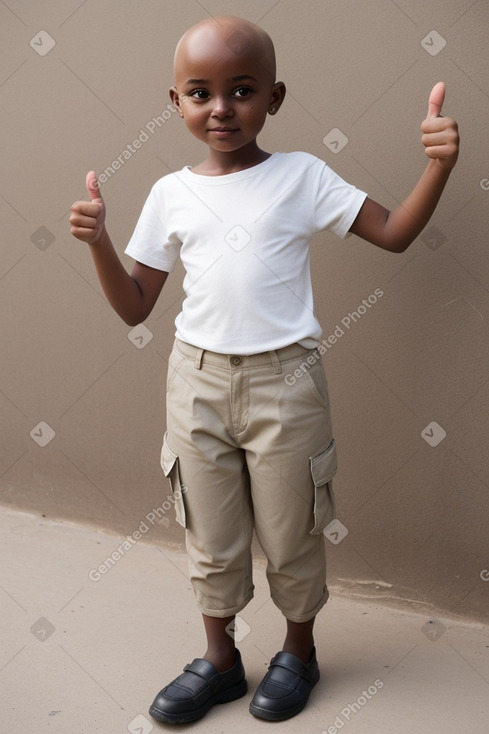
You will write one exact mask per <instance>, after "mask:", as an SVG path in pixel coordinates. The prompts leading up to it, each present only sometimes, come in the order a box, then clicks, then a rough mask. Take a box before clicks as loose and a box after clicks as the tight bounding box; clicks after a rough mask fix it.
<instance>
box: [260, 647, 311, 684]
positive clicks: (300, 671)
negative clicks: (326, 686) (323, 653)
mask: <svg viewBox="0 0 489 734" xmlns="http://www.w3.org/2000/svg"><path fill="white" fill-rule="evenodd" d="M313 659H314V658H313ZM311 662H312V660H311ZM309 665H310V664H309ZM309 665H306V664H305V663H303V662H302V660H300V659H299V658H298V657H297V656H296V655H292V654H291V653H289V652H283V650H282V651H281V652H278V653H277V654H276V655H275V657H273V658H272V660H271V661H270V668H272V667H275V666H276V667H279V668H285V670H288V671H289V672H292V673H295V674H296V675H299V676H300V677H301V678H304V680H307V681H309V682H312V680H313V677H314V676H313V674H312V671H311V670H310V668H309Z"/></svg>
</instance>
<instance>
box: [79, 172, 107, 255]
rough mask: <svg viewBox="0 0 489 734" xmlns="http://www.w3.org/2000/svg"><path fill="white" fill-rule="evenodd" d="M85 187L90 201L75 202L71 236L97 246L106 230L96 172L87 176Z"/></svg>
mask: <svg viewBox="0 0 489 734" xmlns="http://www.w3.org/2000/svg"><path fill="white" fill-rule="evenodd" d="M85 185H86V187H87V191H88V195H89V197H90V201H75V203H74V204H73V206H72V207H71V214H70V225H71V234H72V235H73V236H74V237H76V238H77V239H79V240H81V241H82V242H86V243H87V244H88V245H95V244H97V242H98V240H99V239H100V237H101V235H102V232H103V231H104V228H105V204H104V200H103V199H102V195H101V193H100V188H99V185H98V181H97V177H96V175H95V171H90V172H89V173H88V174H87V178H86V182H85Z"/></svg>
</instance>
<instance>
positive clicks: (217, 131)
mask: <svg viewBox="0 0 489 734" xmlns="http://www.w3.org/2000/svg"><path fill="white" fill-rule="evenodd" d="M237 131H238V128H236V127H234V128H233V127H211V128H209V132H210V133H212V134H213V135H215V136H216V137H217V138H227V137H229V136H230V135H232V134H233V133H235V132H237Z"/></svg>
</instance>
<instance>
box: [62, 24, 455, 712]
mask: <svg viewBox="0 0 489 734" xmlns="http://www.w3.org/2000/svg"><path fill="white" fill-rule="evenodd" d="M174 71H175V86H173V87H172V88H171V89H170V97H171V100H172V103H173V105H174V106H175V108H176V109H177V111H178V114H179V115H180V117H182V118H183V120H184V121H185V124H186V126H187V128H188V129H189V131H190V132H191V133H192V135H194V136H195V137H196V138H197V139H198V140H200V141H202V142H203V143H205V144H206V145H207V146H208V154H207V157H206V158H205V160H204V161H203V162H202V163H200V164H199V165H197V166H195V167H193V168H190V167H188V166H187V167H185V168H184V169H183V170H181V171H178V172H176V173H173V174H170V175H168V176H165V177H164V178H162V179H160V180H159V181H158V182H157V183H156V184H155V186H154V187H153V189H152V191H151V193H150V195H149V197H148V199H147V201H146V203H145V205H144V208H143V211H142V214H141V217H140V219H139V222H138V224H137V226H136V229H135V232H134V234H133V236H132V238H131V241H130V243H129V245H128V247H127V250H126V252H127V253H128V254H130V255H131V256H132V257H134V259H135V261H136V262H135V264H134V267H133V270H132V272H131V274H130V275H129V274H128V273H127V272H126V270H125V269H124V267H123V266H122V264H121V262H120V260H119V258H118V256H117V255H116V252H115V250H114V248H113V246H112V244H111V241H110V239H109V235H108V233H107V230H106V228H105V224H104V222H105V208H104V202H103V199H102V197H101V194H100V191H99V188H98V183H97V181H96V178H95V174H94V172H90V173H89V174H88V176H87V189H88V193H89V195H90V199H91V201H90V202H77V203H76V204H74V205H73V207H72V214H71V219H70V221H71V231H72V234H73V235H74V236H75V237H77V238H78V239H80V240H82V241H83V242H86V243H88V244H89V245H90V249H91V253H92V256H93V259H94V262H95V266H96V269H97V273H98V276H99V278H100V282H101V284H102V287H103V289H104V291H105V293H106V295H107V298H108V300H109V301H110V303H111V304H112V306H113V308H114V309H115V310H116V312H117V313H118V314H119V315H120V316H121V317H122V318H123V319H124V321H125V322H126V323H128V324H130V325H135V324H138V323H140V322H142V321H144V320H145V319H146V318H147V316H148V315H149V314H150V312H151V310H152V308H153V306H154V304H155V302H156V300H157V298H158V296H159V294H160V292H161V289H162V288H163V285H164V283H165V281H166V278H167V276H168V273H169V272H171V271H172V269H173V268H174V265H175V262H176V260H177V258H178V257H179V256H180V257H181V259H182V262H183V265H184V267H185V270H186V275H185V280H184V289H185V293H186V299H185V301H184V303H183V306H182V311H181V313H180V314H179V315H178V317H177V319H176V327H177V329H176V341H175V344H174V348H173V351H172V354H171V356H170V362H169V371H168V382H167V432H166V434H165V437H164V441H163V449H162V457H161V461H162V467H163V470H164V472H165V474H166V475H167V476H168V477H169V479H170V481H171V485H172V490H173V492H174V497H175V503H176V510H177V519H178V521H179V522H180V523H181V524H182V525H184V527H185V528H186V543H187V549H188V553H189V558H190V576H191V580H192V585H193V588H194V591H195V595H196V599H197V603H198V605H199V608H200V610H201V612H202V615H203V623H204V627H205V632H206V636H207V650H206V652H205V653H204V655H203V657H202V658H196V659H195V660H194V661H193V662H192V663H191V664H190V665H187V666H186V667H185V669H184V672H183V673H182V674H181V675H180V676H178V678H176V679H175V680H174V681H173V682H172V683H170V684H169V685H167V686H166V687H165V688H163V690H161V691H160V693H159V694H158V695H157V696H156V698H155V700H154V702H153V704H152V706H151V709H150V713H151V715H152V716H153V717H154V718H155V719H158V720H160V721H164V722H168V723H181V722H186V721H194V720H196V719H199V718H200V717H202V716H203V715H204V714H205V713H206V712H207V711H208V710H209V709H210V708H211V706H213V705H214V704H216V703H224V702H228V701H232V700H234V699H237V698H239V697H241V696H243V695H244V694H245V693H246V690H247V684H246V680H245V673H244V669H243V665H242V662H241V657H240V654H239V650H237V649H236V648H235V641H234V636H233V634H232V630H233V623H234V619H235V615H236V614H237V613H238V612H239V611H241V610H242V609H243V608H244V606H245V605H246V604H247V603H248V601H249V600H250V599H251V597H252V596H253V584H252V566H251V556H250V543H251V536H252V529H253V527H255V530H256V534H257V537H258V540H259V542H260V544H261V546H262V548H263V551H264V553H265V555H266V557H267V578H268V581H269V585H270V591H271V597H272V599H273V601H274V602H275V604H276V605H277V606H278V608H279V609H280V610H281V611H282V613H283V615H284V616H285V618H286V624H287V632H286V637H285V641H284V644H283V647H282V650H281V651H280V652H279V653H278V654H277V655H276V656H275V657H274V658H273V659H272V661H271V664H270V667H269V670H268V672H267V674H266V676H265V678H264V679H263V681H262V682H261V684H260V686H259V687H258V689H257V691H256V692H255V695H254V697H253V700H252V702H251V704H250V711H251V713H252V714H254V715H255V716H257V717H260V718H263V719H270V720H275V721H279V720H283V719H288V718H290V717H292V716H294V715H296V714H298V713H299V712H300V711H301V710H302V709H303V708H304V706H305V705H306V703H307V700H308V698H309V694H310V691H311V689H312V687H313V686H314V685H315V683H316V682H317V680H318V679H319V669H318V664H317V660H316V651H315V646H314V638H313V625H314V620H315V616H316V614H317V612H318V611H319V610H320V609H321V607H322V606H323V605H324V604H325V603H326V600H327V598H328V591H327V587H326V584H325V550H324V543H325V539H324V535H323V534H322V531H323V529H324V528H325V526H326V525H327V524H328V523H329V522H330V521H331V519H332V518H333V517H334V499H333V495H332V488H331V480H332V477H333V475H334V473H335V471H336V449H335V444H334V440H333V435H332V428H331V419H330V412H329V402H328V392H327V384H326V380H325V376H324V372H323V367H322V364H321V360H320V359H318V352H317V350H316V351H315V348H316V347H317V346H318V345H319V344H320V341H321V329H320V326H319V324H318V322H317V320H316V317H315V315H314V305H313V298H312V292H311V280H310V272H309V241H310V239H311V237H312V235H313V234H314V233H315V232H318V231H320V230H322V229H326V228H328V229H331V230H332V231H333V232H335V233H336V234H337V235H338V236H339V237H345V236H346V235H347V233H348V232H353V233H354V234H356V235H358V236H359V237H362V238H363V239H365V240H368V241H369V242H371V243H373V244H374V245H377V246H378V247H381V248H384V249H386V250H390V251H391V252H403V251H404V250H405V249H406V248H407V247H408V246H409V244H410V243H411V242H412V241H413V240H414V239H415V238H416V237H417V236H418V234H419V233H420V232H421V230H422V229H423V227H424V226H425V225H426V223H427V222H428V220H429V218H430V217H431V215H432V213H433V211H434V209H435V207H436V204H437V202H438V199H439V197H440V195H441V193H442V191H443V188H444V186H445V184H446V182H447V180H448V177H449V175H450V171H451V169H452V168H453V166H454V165H455V163H456V160H457V155H458V133H457V125H456V123H455V122H454V121H453V120H451V119H449V118H447V117H441V116H440V110H441V107H442V104H443V99H444V93H445V90H444V85H443V84H442V83H439V84H437V85H436V86H435V87H434V88H433V91H432V92H431V95H430V98H429V108H428V116H427V119H426V120H425V121H424V122H423V124H422V131H423V137H422V142H423V144H424V146H425V149H426V154H427V155H428V157H429V158H430V161H429V163H428V165H427V167H426V170H425V171H424V173H423V175H422V176H421V178H420V180H419V182H418V183H417V185H416V186H415V188H414V190H413V191H412V193H411V194H410V195H409V196H408V197H407V199H406V200H405V201H404V202H403V203H402V204H401V205H400V206H398V207H397V208H396V209H395V210H394V211H392V212H389V211H388V210H387V209H385V208H384V207H383V206H381V205H380V204H377V203H376V202H375V201H373V200H372V199H370V198H368V197H367V195H366V194H365V193H363V192H361V191H359V190H357V189H356V188H354V187H353V186H351V185H349V184H347V183H346V182H344V181H343V180H342V179H341V178H339V177H338V176H337V175H336V174H334V173H333V171H331V169H330V168H329V167H328V166H327V165H326V164H325V163H324V162H323V161H321V160H319V159H318V158H316V157H314V156H311V155H309V154H307V153H273V154H270V153H267V152H265V151H264V150H261V149H260V148H259V147H258V144H257V140H256V138H257V135H258V133H259V132H260V130H261V129H262V127H263V125H264V123H265V119H266V116H267V115H268V114H270V115H274V114H276V113H277V112H278V110H279V109H280V106H281V105H282V102H283V100H284V97H285V85H284V84H283V83H282V82H277V81H276V77H275V54H274V48H273V44H272V41H271V39H270V38H269V36H268V35H267V34H266V33H265V32H264V31H263V30H261V29H259V28H257V27H256V26H255V25H253V24H252V23H250V22H248V21H246V20H243V19H240V18H234V17H229V16H224V17H218V18H211V19H209V20H205V21H203V22H201V23H199V24H197V25H196V26H194V27H192V28H191V29H190V30H189V31H187V33H185V34H184V36H183V37H182V38H181V39H180V41H179V43H178V46H177V49H176V53H175V69H174ZM301 365H302V368H301ZM297 369H299V370H300V373H301V379H297V380H296V381H295V382H294V384H293V385H290V384H286V381H285V380H284V375H286V374H288V373H293V372H294V370H297ZM287 382H290V381H287Z"/></svg>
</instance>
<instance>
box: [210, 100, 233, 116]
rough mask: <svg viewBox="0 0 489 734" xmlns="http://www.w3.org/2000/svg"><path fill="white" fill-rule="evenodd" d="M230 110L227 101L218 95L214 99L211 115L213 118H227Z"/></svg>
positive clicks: (230, 106)
mask: <svg viewBox="0 0 489 734" xmlns="http://www.w3.org/2000/svg"><path fill="white" fill-rule="evenodd" d="M232 109H233V108H232V105H231V103H230V101H229V99H228V98H227V97H226V96H224V95H219V96H217V97H216V98H215V99H214V106H213V110H212V114H213V116H214V117H220V118H222V117H229V115H231V114H232Z"/></svg>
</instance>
